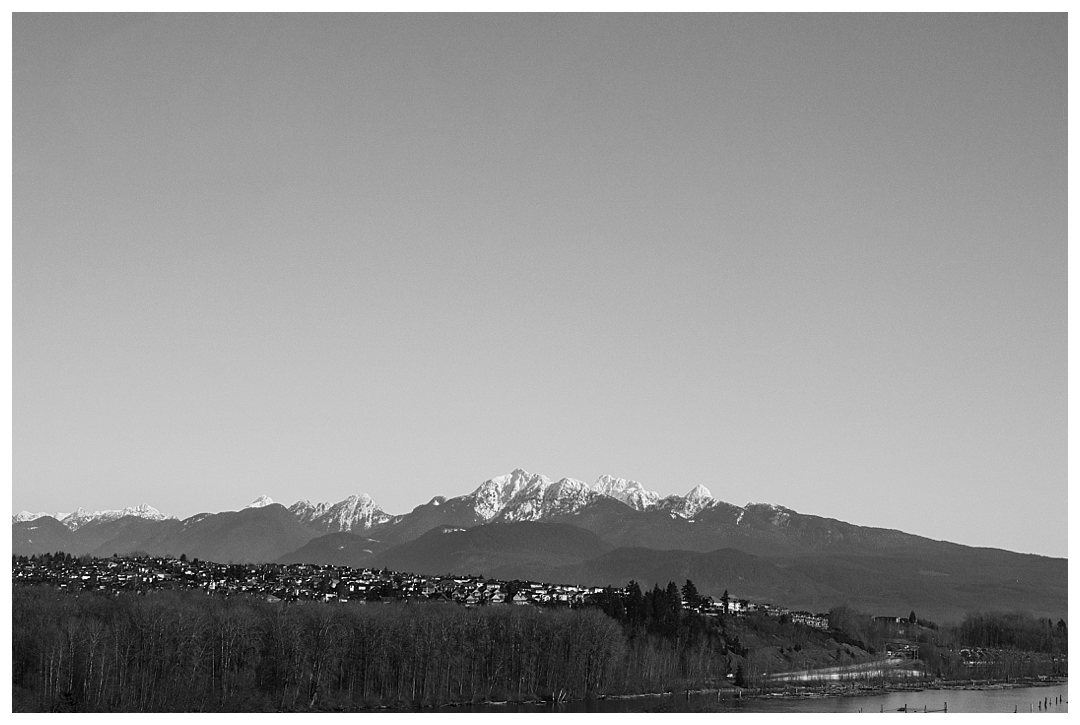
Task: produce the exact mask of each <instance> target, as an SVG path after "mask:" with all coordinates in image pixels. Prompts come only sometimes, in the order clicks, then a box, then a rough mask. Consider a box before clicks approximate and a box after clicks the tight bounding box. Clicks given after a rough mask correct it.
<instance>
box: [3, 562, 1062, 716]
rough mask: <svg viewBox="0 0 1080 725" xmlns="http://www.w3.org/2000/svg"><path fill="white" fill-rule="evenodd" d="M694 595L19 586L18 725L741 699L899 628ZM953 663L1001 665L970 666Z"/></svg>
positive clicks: (1054, 632) (1006, 656) (966, 636)
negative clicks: (530, 598) (269, 595)
mask: <svg viewBox="0 0 1080 725" xmlns="http://www.w3.org/2000/svg"><path fill="white" fill-rule="evenodd" d="M697 597H698V595H697V592H696V590H695V588H694V586H693V583H692V582H689V581H688V582H686V584H685V585H684V586H683V587H681V588H679V587H677V586H676V585H675V584H674V583H670V584H668V586H667V587H666V588H663V589H662V588H660V587H657V586H654V587H653V589H652V590H651V591H644V592H643V591H642V590H641V588H640V587H639V586H638V585H637V584H636V583H635V582H631V583H630V585H629V586H627V587H626V588H623V589H610V588H609V589H606V590H605V591H604V593H603V595H602V596H601V597H600V602H599V606H597V607H586V608H575V609H567V608H541V607H531V606H526V607H514V606H501V607H494V606H493V607H479V608H465V607H461V606H458V605H456V604H451V603H438V602H409V603H405V602H392V603H388V604H383V603H367V604H365V603H363V602H359V601H357V602H348V603H321V602H310V601H309V602H268V601H266V600H265V599H262V598H258V597H251V596H233V597H220V596H208V595H207V594H206V593H204V592H202V591H199V590H159V591H150V592H148V593H145V594H135V593H129V592H120V593H117V594H108V593H104V592H101V593H97V592H80V593H70V592H62V591H60V590H58V589H56V588H53V587H49V586H17V587H14V588H13V591H12V677H13V709H14V710H15V711H181V712H191V711H210V712H219V711H299V710H355V709H359V708H366V707H378V706H390V707H401V706H409V707H413V706H435V705H443V704H448V703H463V702H477V701H492V700H494V701H499V700H508V699H509V700H534V699H544V700H559V699H576V698H584V697H593V696H600V695H605V694H614V693H635V692H660V691H671V690H678V689H684V688H697V687H715V686H717V685H720V684H722V683H730V684H734V685H737V686H750V687H754V686H759V685H761V684H763V683H764V682H765V680H766V678H767V676H768V675H769V674H770V673H777V672H785V671H792V670H802V669H813V668H817V667H825V666H834V665H844V664H852V663H857V662H863V661H867V660H869V659H873V658H874V656H875V654H876V655H879V656H880V654H882V653H881V652H880V651H879V650H880V649H881V648H882V647H883V646H884V645H885V644H886V643H887V642H889V641H896V640H897V639H898V638H897V636H896V635H897V634H898V631H897V628H896V626H895V625H882V624H880V623H875V622H874V621H872V619H871V618H870V617H868V616H866V615H864V614H861V613H859V612H855V611H853V610H850V609H848V608H846V607H837V608H834V609H833V611H832V612H831V613H830V615H831V620H832V622H831V624H832V626H833V628H832V629H830V630H829V631H828V632H825V631H821V630H816V629H812V628H810V627H806V626H803V625H800V624H796V623H793V622H791V621H790V620H789V619H788V618H786V617H779V618H776V617H768V616H765V615H764V614H755V615H751V616H748V617H739V618H735V617H726V616H722V617H706V616H702V615H700V614H697V613H695V612H694V611H693V606H694V604H695V599H696V598H697ZM903 631H904V636H905V638H906V639H907V641H911V642H916V643H918V646H919V648H920V651H919V656H920V658H921V659H922V660H923V662H924V663H925V666H926V670H927V674H928V675H930V676H936V677H943V678H946V679H949V678H958V677H963V678H970V677H980V678H994V679H1006V678H1012V677H1025V676H1034V675H1038V674H1064V672H1065V666H1064V658H1063V657H1061V655H1063V654H1064V653H1065V651H1066V649H1065V648H1066V645H1067V628H1066V626H1065V623H1064V622H1059V623H1058V624H1056V625H1055V624H1053V623H1051V622H1049V620H1039V619H1034V618H1032V617H1030V616H1025V615H1020V614H1007V615H1006V614H996V613H982V614H972V615H969V616H968V618H967V619H966V620H965V621H964V622H963V623H962V624H960V625H957V626H950V627H941V628H939V627H938V626H937V625H936V624H934V623H932V622H925V621H922V620H918V619H917V618H916V617H915V614H914V612H913V613H912V616H911V618H910V621H909V622H905V623H904V630H903ZM962 647H977V648H1002V649H1001V650H999V651H997V652H996V653H995V654H993V656H992V657H991V658H990V660H989V661H987V662H981V663H979V666H978V667H970V666H967V665H965V664H964V659H965V655H963V654H962V653H961V649H960V648H962ZM1018 648H1019V649H1018ZM1020 649H1023V650H1025V651H1020Z"/></svg>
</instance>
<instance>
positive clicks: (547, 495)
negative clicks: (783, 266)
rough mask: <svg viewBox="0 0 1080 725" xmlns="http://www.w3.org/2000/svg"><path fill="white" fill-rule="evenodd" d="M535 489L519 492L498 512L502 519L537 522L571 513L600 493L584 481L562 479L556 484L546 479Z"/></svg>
mask: <svg viewBox="0 0 1080 725" xmlns="http://www.w3.org/2000/svg"><path fill="white" fill-rule="evenodd" d="M540 478H542V479H543V481H544V482H545V483H541V484H540V485H538V486H537V487H535V488H526V489H524V490H522V491H520V492H519V493H518V494H517V495H516V496H515V497H514V498H513V499H511V501H510V502H509V503H508V504H507V505H506V506H504V507H503V509H502V511H501V512H500V513H499V519H500V520H502V521H536V520H538V519H541V518H547V517H549V516H558V515H561V514H572V513H574V512H575V511H578V510H580V509H581V508H582V507H584V506H585V505H586V504H588V503H590V502H592V501H594V500H595V499H596V498H598V497H599V494H597V493H595V492H594V491H592V490H590V489H589V486H588V484H586V483H585V482H584V481H577V480H575V479H573V478H562V479H560V480H558V481H556V482H555V483H551V481H548V480H547V479H544V478H543V477H542V476H541V477H540Z"/></svg>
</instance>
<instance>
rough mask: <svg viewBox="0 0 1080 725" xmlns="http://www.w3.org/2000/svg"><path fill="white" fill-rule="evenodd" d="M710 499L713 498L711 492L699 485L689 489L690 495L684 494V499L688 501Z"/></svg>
mask: <svg viewBox="0 0 1080 725" xmlns="http://www.w3.org/2000/svg"><path fill="white" fill-rule="evenodd" d="M712 497H713V495H712V492H711V491H710V490H709V489H707V488H705V487H704V486H702V485H701V484H700V483H699V484H698V485H696V486H694V487H693V488H692V489H690V493H688V494H686V498H688V499H704V498H712Z"/></svg>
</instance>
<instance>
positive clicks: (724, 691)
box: [360, 676, 1069, 712]
mask: <svg viewBox="0 0 1080 725" xmlns="http://www.w3.org/2000/svg"><path fill="white" fill-rule="evenodd" d="M1068 680H1069V678H1068V677H1067V676H1056V677H1047V678H1045V679H1039V678H1032V679H1030V680H1010V681H1008V682H1005V681H1001V682H994V681H981V682H980V681H978V680H932V681H927V682H919V683H911V684H910V685H903V684H892V685H874V686H855V687H852V686H844V685H839V684H829V685H824V686H822V687H803V686H801V685H800V686H799V689H803V690H806V691H805V692H791V691H772V692H757V693H754V694H747V693H746V690H741V691H740V690H738V689H736V688H716V687H712V688H697V689H689V690H669V691H667V692H643V693H628V694H611V695H599V696H597V697H595V698H574V699H570V700H562V701H555V700H544V699H536V700H518V701H510V700H486V701H482V702H461V703H451V704H446V705H433V706H429V707H421V708H398V707H392V706H383V707H375V708H363V709H361V710H360V711H361V712H372V711H388V710H389V711H399V712H405V711H409V712H415V711H417V710H423V711H438V710H444V709H458V708H462V707H503V706H510V705H514V706H537V705H567V704H570V703H581V702H588V701H589V700H598V701H599V700H603V701H608V700H615V701H618V700H639V699H645V698H662V697H677V696H679V695H683V696H685V697H686V698H688V699H689V697H690V696H692V695H695V696H701V695H709V694H715V695H716V697H717V699H718V700H739V699H742V700H817V699H826V698H829V699H832V698H845V697H874V696H878V695H887V694H890V693H893V692H924V691H927V690H933V691H949V690H1009V689H1020V688H1027V687H1052V686H1054V685H1061V684H1066V683H1067V682H1068ZM755 689H756V688H755Z"/></svg>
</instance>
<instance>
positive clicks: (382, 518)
mask: <svg viewBox="0 0 1080 725" xmlns="http://www.w3.org/2000/svg"><path fill="white" fill-rule="evenodd" d="M289 511H290V512H291V513H292V514H293V515H294V516H296V518H297V519H299V520H300V521H301V522H302V523H303V524H305V525H306V526H307V527H308V528H310V529H312V530H313V531H317V532H319V533H325V534H335V533H338V532H341V531H366V530H368V529H370V528H371V527H373V526H378V525H379V524H383V523H386V522H387V521H389V520H390V519H391V518H393V517H392V516H390V514H388V513H386V512H385V511H383V510H382V509H380V508H379V506H378V504H376V503H375V501H374V500H372V498H371V497H370V496H368V495H367V494H366V493H363V494H360V495H359V496H349V497H348V498H347V499H345V500H344V501H340V502H338V503H336V504H331V503H318V504H312V503H311V502H310V501H307V500H304V501H297V502H296V503H294V504H293V505H292V506H290V507H289Z"/></svg>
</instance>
